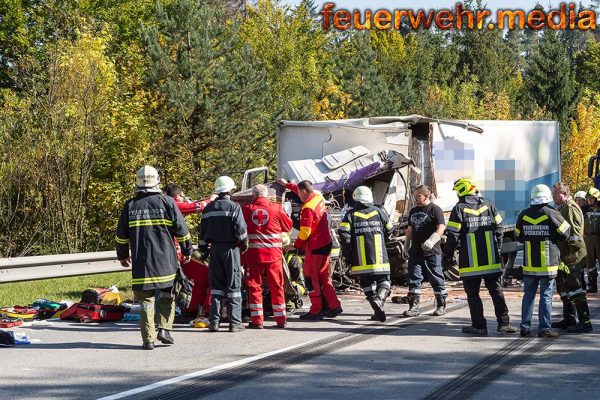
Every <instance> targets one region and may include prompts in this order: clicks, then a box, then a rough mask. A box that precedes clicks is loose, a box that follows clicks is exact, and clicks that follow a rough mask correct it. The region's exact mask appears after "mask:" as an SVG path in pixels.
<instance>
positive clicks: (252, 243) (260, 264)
mask: <svg viewBox="0 0 600 400" xmlns="http://www.w3.org/2000/svg"><path fill="white" fill-rule="evenodd" d="M268 193H269V189H268V188H267V187H266V186H265V185H256V186H254V188H253V189H252V199H253V202H252V203H250V204H246V205H244V206H243V207H242V213H243V214H244V220H245V221H246V225H247V226H248V241H249V243H248V250H247V251H246V253H244V255H243V260H244V265H245V266H246V268H247V269H246V271H247V272H246V273H247V279H246V286H247V287H248V297H249V304H250V307H249V308H250V317H251V318H252V322H250V324H249V325H248V328H250V329H262V328H263V321H264V318H263V293H262V277H263V275H264V274H265V273H266V276H267V282H268V284H269V290H270V292H271V303H272V306H273V316H274V317H275V322H276V323H277V327H278V328H285V327H286V315H285V293H284V286H283V285H284V281H283V265H282V263H283V240H282V236H281V234H282V233H288V232H289V231H291V230H292V220H291V218H290V217H289V216H288V215H287V214H286V213H285V211H283V207H282V206H281V204H278V203H272V202H270V201H269V199H268Z"/></svg>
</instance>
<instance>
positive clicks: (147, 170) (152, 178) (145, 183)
mask: <svg viewBox="0 0 600 400" xmlns="http://www.w3.org/2000/svg"><path fill="white" fill-rule="evenodd" d="M159 183H160V176H158V171H157V170H156V168H154V167H151V166H150V165H144V166H143V167H142V168H140V169H138V171H137V174H136V176H135V185H136V186H137V187H138V188H140V189H150V188H154V187H156V186H158V184H159Z"/></svg>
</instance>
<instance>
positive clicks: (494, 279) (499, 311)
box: [463, 274, 510, 329]
mask: <svg viewBox="0 0 600 400" xmlns="http://www.w3.org/2000/svg"><path fill="white" fill-rule="evenodd" d="M481 280H483V282H484V284H485V287H486V288H487V290H488V292H489V293H490V297H491V298H492V303H493V304H494V312H495V314H496V321H498V325H499V326H500V325H508V323H509V322H510V321H509V316H508V307H507V306H506V300H505V299H504V292H503V291H502V285H501V284H500V274H495V275H489V274H486V275H481V276H478V277H475V278H473V277H471V278H466V279H465V278H463V287H464V289H465V293H466V294H467V301H468V303H469V311H470V313H471V324H472V325H473V327H474V328H477V329H487V321H486V319H485V317H484V315H483V302H482V301H481V297H480V296H479V289H480V287H481Z"/></svg>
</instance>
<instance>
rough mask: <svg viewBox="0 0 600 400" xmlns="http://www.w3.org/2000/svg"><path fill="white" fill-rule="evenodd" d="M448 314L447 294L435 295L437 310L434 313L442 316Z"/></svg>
mask: <svg viewBox="0 0 600 400" xmlns="http://www.w3.org/2000/svg"><path fill="white" fill-rule="evenodd" d="M444 314H446V296H445V295H443V294H436V295H435V311H434V312H433V315H435V316H436V317H437V316H440V315H444Z"/></svg>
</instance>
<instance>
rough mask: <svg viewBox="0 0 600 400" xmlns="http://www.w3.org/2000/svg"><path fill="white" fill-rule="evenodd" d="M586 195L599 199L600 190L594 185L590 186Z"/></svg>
mask: <svg viewBox="0 0 600 400" xmlns="http://www.w3.org/2000/svg"><path fill="white" fill-rule="evenodd" d="M587 195H588V196H590V197H594V198H596V200H600V190H598V189H596V188H595V187H593V188H590V190H588V192H587Z"/></svg>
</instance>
